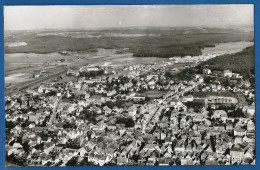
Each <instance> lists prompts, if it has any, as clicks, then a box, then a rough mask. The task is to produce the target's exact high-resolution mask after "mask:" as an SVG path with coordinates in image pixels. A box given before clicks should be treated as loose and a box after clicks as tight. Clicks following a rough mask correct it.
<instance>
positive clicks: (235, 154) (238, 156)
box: [230, 147, 244, 164]
mask: <svg viewBox="0 0 260 170" xmlns="http://www.w3.org/2000/svg"><path fill="white" fill-rule="evenodd" d="M230 156H231V163H232V164H234V163H241V162H242V159H243V158H244V151H243V149H241V148H238V147H234V148H232V149H231V150H230Z"/></svg>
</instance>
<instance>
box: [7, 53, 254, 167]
mask: <svg viewBox="0 0 260 170" xmlns="http://www.w3.org/2000/svg"><path fill="white" fill-rule="evenodd" d="M213 57H215V55H213V56H209V57H208V58H205V57H201V56H197V57H195V58H193V57H189V56H188V57H172V58H170V59H169V61H167V62H163V63H147V64H134V65H129V66H124V67H123V68H120V69H119V68H116V67H112V66H103V65H98V64H87V65H84V66H81V67H80V68H77V69H75V68H70V67H68V70H67V74H66V77H73V78H74V79H73V80H70V81H67V82H66V81H62V79H65V77H57V78H56V79H55V80H54V81H46V82H43V83H41V85H39V86H37V87H35V88H28V89H25V90H23V91H21V92H17V93H15V94H12V95H8V96H7V95H6V96H5V103H6V105H5V114H6V115H5V119H6V160H7V161H9V162H15V163H17V164H19V165H20V166H86V165H90V166H106V165H235V164H246V165H249V164H250V165H252V164H255V102H254V101H255V88H254V85H252V84H251V83H250V82H249V81H248V80H247V78H246V77H244V76H243V75H240V74H238V73H234V72H233V71H232V70H224V71H212V70H211V69H209V68H207V67H205V68H204V69H203V71H202V72H201V73H196V74H194V75H191V79H190V80H178V79H173V78H172V77H173V75H174V74H178V73H179V71H182V70H178V69H176V68H173V66H174V65H176V64H177V65H178V64H179V65H180V64H182V65H183V69H184V70H185V69H186V70H187V69H192V68H193V67H194V66H193V65H192V64H191V65H190V64H189V63H195V62H198V61H205V60H208V59H210V58H213ZM120 71H124V72H126V73H127V74H125V75H117V73H120Z"/></svg>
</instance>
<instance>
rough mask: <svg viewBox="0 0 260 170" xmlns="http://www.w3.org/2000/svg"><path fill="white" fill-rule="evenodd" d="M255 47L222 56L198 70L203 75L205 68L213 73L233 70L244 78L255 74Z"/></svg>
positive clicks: (204, 64)
mask: <svg viewBox="0 0 260 170" xmlns="http://www.w3.org/2000/svg"><path fill="white" fill-rule="evenodd" d="M254 53H255V50H254V46H251V47H247V48H245V49H244V50H243V51H241V52H238V53H234V54H226V55H221V56H218V57H215V58H212V59H210V60H208V61H205V62H203V63H201V64H200V65H198V66H197V67H196V68H197V69H198V70H199V72H200V73H202V71H203V69H204V68H209V69H211V70H212V71H223V70H232V71H233V72H235V73H239V74H241V75H244V76H248V75H250V74H254V70H255V67H254V65H255V59H254V56H255V55H254Z"/></svg>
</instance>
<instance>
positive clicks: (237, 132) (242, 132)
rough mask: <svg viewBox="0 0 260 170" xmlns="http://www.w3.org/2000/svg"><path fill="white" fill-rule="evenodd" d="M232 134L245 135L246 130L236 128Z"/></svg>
mask: <svg viewBox="0 0 260 170" xmlns="http://www.w3.org/2000/svg"><path fill="white" fill-rule="evenodd" d="M234 135H235V136H245V135H246V130H245V129H241V128H236V129H234Z"/></svg>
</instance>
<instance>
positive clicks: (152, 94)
mask: <svg viewBox="0 0 260 170" xmlns="http://www.w3.org/2000/svg"><path fill="white" fill-rule="evenodd" d="M166 93H167V91H159V90H154V91H147V92H144V93H138V94H137V96H138V95H139V96H145V97H149V98H153V99H157V98H161V97H162V96H163V95H165V94H166Z"/></svg>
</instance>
